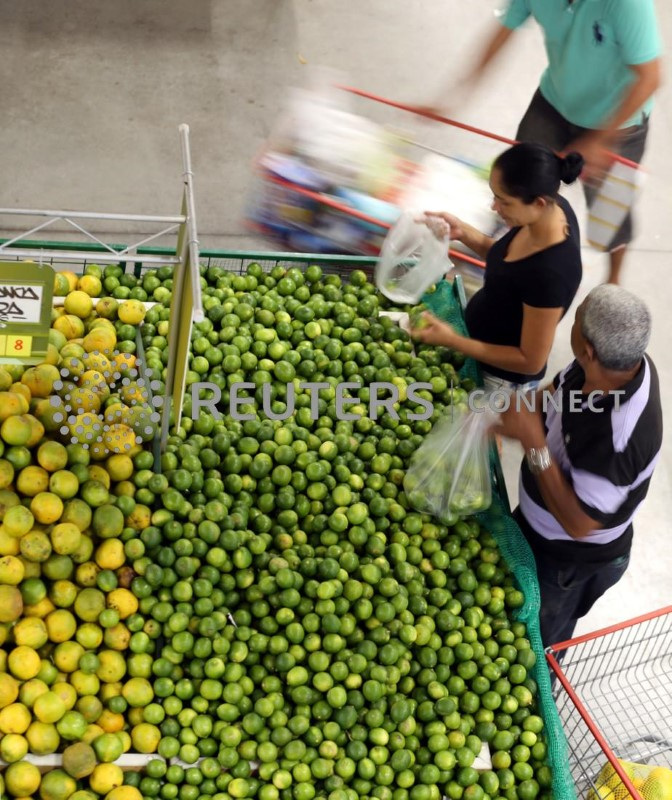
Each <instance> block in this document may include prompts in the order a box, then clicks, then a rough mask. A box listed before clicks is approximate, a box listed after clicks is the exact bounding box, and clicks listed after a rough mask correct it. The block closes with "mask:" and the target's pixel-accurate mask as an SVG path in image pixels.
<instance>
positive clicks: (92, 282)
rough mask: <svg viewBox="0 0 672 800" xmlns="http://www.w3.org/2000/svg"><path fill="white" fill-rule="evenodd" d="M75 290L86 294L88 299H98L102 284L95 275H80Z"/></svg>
mask: <svg viewBox="0 0 672 800" xmlns="http://www.w3.org/2000/svg"><path fill="white" fill-rule="evenodd" d="M77 288H78V289H80V290H81V291H82V292H86V293H87V294H88V295H89V297H98V296H99V295H100V294H101V292H102V291H103V284H102V283H101V281H100V278H97V277H96V276H95V275H82V277H81V278H80V279H79V280H78V281H77Z"/></svg>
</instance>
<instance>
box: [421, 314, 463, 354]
mask: <svg viewBox="0 0 672 800" xmlns="http://www.w3.org/2000/svg"><path fill="white" fill-rule="evenodd" d="M411 326H412V327H411V337H412V338H413V339H417V340H418V341H421V342H422V343H423V344H435V345H439V346H441V347H453V346H454V343H455V340H456V338H457V334H456V333H455V331H454V330H453V328H452V327H451V326H450V325H449V324H448V323H447V322H442V321H441V320H440V319H437V318H436V317H435V316H434V315H433V314H430V313H429V312H428V311H425V312H424V313H423V314H422V316H421V317H420V324H419V325H417V327H413V322H411Z"/></svg>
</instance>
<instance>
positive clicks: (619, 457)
mask: <svg viewBox="0 0 672 800" xmlns="http://www.w3.org/2000/svg"><path fill="white" fill-rule="evenodd" d="M584 381H585V376H584V372H583V369H582V368H581V366H579V364H578V362H576V361H574V362H572V363H571V364H570V365H569V366H568V367H566V368H565V369H564V370H563V371H562V372H561V373H559V374H558V375H557V376H556V377H555V379H554V380H553V389H554V392H553V397H552V401H551V400H550V399H549V402H547V403H546V408H545V410H544V411H543V412H542V415H543V420H544V426H545V429H546V442H547V445H548V448H549V450H550V453H551V456H552V458H553V459H554V461H555V462H556V463H557V464H558V466H559V467H560V469H561V470H562V472H563V473H564V475H565V477H566V479H567V480H568V481H569V483H570V484H571V485H572V487H573V489H574V491H575V492H576V495H577V497H578V499H579V503H580V504H581V507H582V508H583V510H584V511H585V513H586V514H588V516H590V517H591V518H592V519H594V520H597V522H599V523H600V525H601V527H600V528H598V529H596V530H594V531H592V532H591V533H589V534H588V536H586V537H585V538H583V539H581V540H577V539H573V538H572V537H571V536H570V535H569V534H568V533H567V532H566V531H565V530H564V528H563V527H562V526H561V525H560V523H559V522H558V521H557V520H556V518H555V517H554V516H553V515H552V514H551V513H550V512H549V511H548V509H547V508H546V504H545V503H544V500H543V498H542V496H541V493H540V491H539V487H538V485H537V482H536V480H535V477H534V475H532V473H531V472H530V470H529V467H528V466H527V462H526V461H525V460H523V465H522V470H521V476H520V490H519V491H520V497H519V502H520V510H521V512H522V513H523V515H524V517H525V519H526V520H527V522H528V523H529V525H530V527H531V528H532V529H533V531H534V532H535V533H536V536H533V537H532V539H533V540H532V541H530V544H531V545H532V549H533V550H535V549H536V550H538V551H543V552H545V553H547V554H548V555H555V556H557V557H558V558H563V557H568V556H569V557H571V556H573V555H575V554H577V553H581V554H582V555H583V556H585V557H588V560H591V561H603V560H605V561H608V560H612V559H614V558H617V557H618V556H620V555H625V554H626V553H627V552H628V551H629V549H630V544H631V541H632V520H633V517H634V516H635V513H636V512H637V509H638V508H639V506H640V504H641V503H642V501H643V500H644V498H645V497H646V494H647V491H648V489H649V482H650V480H651V475H652V474H653V470H654V467H655V465H656V462H657V461H658V457H659V455H660V450H661V446H662V439H663V419H662V409H661V404H660V390H659V385H658V373H657V372H656V368H655V366H654V364H653V362H652V361H651V359H650V358H649V357H648V356H645V357H644V358H643V359H642V365H641V368H640V370H639V372H638V373H637V375H635V377H634V378H633V379H632V380H631V381H630V382H629V383H627V384H626V385H625V386H623V387H622V388H621V389H620V390H619V392H620V394H619V395H618V396H616V395H613V394H607V395H603V396H601V397H599V398H595V397H593V398H591V403H590V404H589V402H588V396H587V395H585V394H582V388H583V384H584ZM591 405H592V409H591V407H590V406H591ZM558 409H559V410H558ZM530 533H531V532H529V531H528V532H527V536H528V538H530Z"/></svg>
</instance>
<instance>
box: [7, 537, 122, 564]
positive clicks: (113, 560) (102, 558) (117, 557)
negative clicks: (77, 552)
mask: <svg viewBox="0 0 672 800" xmlns="http://www.w3.org/2000/svg"><path fill="white" fill-rule="evenodd" d="M95 559H96V564H97V565H98V566H99V567H100V568H101V569H113V570H114V569H119V568H120V567H123V565H124V563H125V561H126V554H125V552H124V543H123V542H122V541H121V539H106V540H105V541H104V542H102V543H101V544H100V546H99V547H98V549H97V550H96V555H95ZM0 563H2V562H0Z"/></svg>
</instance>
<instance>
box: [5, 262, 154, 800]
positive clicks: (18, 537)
mask: <svg viewBox="0 0 672 800" xmlns="http://www.w3.org/2000/svg"><path fill="white" fill-rule="evenodd" d="M100 291H101V285H100V279H99V278H98V277H96V276H95V275H84V276H80V277H77V276H74V275H72V274H70V273H57V274H56V294H57V295H58V294H64V295H65V300H64V304H63V306H62V307H60V308H56V309H54V313H53V321H52V330H51V332H50V344H49V352H48V355H47V358H46V361H45V362H44V363H43V364H39V365H37V366H34V367H29V368H25V367H22V366H19V365H14V364H8V365H0V645H1V648H0V759H2V760H3V761H4V762H6V763H8V764H9V766H8V767H7V769H6V770H5V772H4V779H3V777H0V781H2V782H3V783H4V791H6V792H8V793H9V795H11V796H12V797H16V798H27V797H38V796H39V797H40V798H42V800H62V798H67V797H71V796H72V797H73V798H74V799H75V800H79V799H78V795H80V794H81V795H82V798H81V800H84V798H86V799H87V800H89V799H90V798H91V797H98V796H103V797H106V799H107V800H141V797H142V795H141V794H140V792H139V791H138V790H137V789H136V788H134V787H132V786H122V783H123V772H122V770H121V768H120V767H119V766H117V765H116V764H114V763H112V762H114V761H116V760H117V759H118V758H119V757H120V756H121V755H122V754H123V753H124V752H128V751H129V750H131V749H133V750H135V751H136V752H137V751H140V752H147V753H151V752H155V750H156V747H157V746H158V741H159V738H160V733H159V730H158V728H154V726H149V725H147V724H146V723H143V718H142V713H141V712H142V708H141V706H142V705H146V704H147V703H148V702H151V700H152V699H153V692H152V687H151V684H150V683H149V681H147V680H146V679H145V678H139V677H137V676H133V675H131V674H129V668H128V661H127V656H128V648H129V643H130V640H131V636H132V633H131V631H130V630H129V628H128V625H127V624H126V623H127V621H128V620H129V618H131V617H133V615H136V616H137V612H138V600H137V598H136V597H135V595H134V594H133V592H132V591H130V588H129V587H130V584H131V581H132V579H133V577H134V576H135V575H136V574H137V571H136V570H138V569H139V570H142V564H141V559H142V555H143V552H144V548H143V546H142V543H141V541H140V539H139V536H140V533H141V532H142V530H144V528H146V527H147V526H148V525H149V524H150V519H151V512H150V509H149V507H148V506H147V505H145V504H142V503H140V502H137V500H136V499H135V493H136V486H135V484H134V483H133V481H132V480H131V478H132V477H133V475H134V473H135V472H136V471H137V466H136V462H137V458H138V456H141V457H143V456H144V457H145V460H144V461H143V460H141V461H140V462H138V463H140V464H142V465H143V466H149V462H148V461H147V457H149V453H148V452H146V451H143V449H142V446H141V444H140V443H139V442H138V441H137V437H136V433H135V432H134V430H133V427H132V425H133V424H134V414H136V413H137V406H139V405H141V404H142V403H143V401H145V400H146V395H145V393H144V392H143V390H142V389H141V388H140V386H138V384H137V383H135V382H133V381H131V382H126V385H121V381H120V380H119V378H120V377H121V376H122V375H128V374H129V371H131V370H132V369H133V368H134V366H135V356H134V355H133V354H132V353H116V352H115V348H116V347H117V334H116V330H115V325H114V322H113V321H112V319H110V318H108V316H101V315H99V314H98V313H97V312H96V310H95V307H94V298H95V297H96V296H97V295H98V294H100ZM108 300H111V302H108ZM98 304H100V305H101V311H102V312H103V314H105V315H111V316H112V317H113V318H115V319H118V320H120V321H121V322H122V323H124V324H133V325H137V324H139V322H141V321H142V319H143V317H144V312H145V308H144V305H143V304H142V303H139V302H138V301H136V300H127V301H124V302H121V303H117V302H116V301H114V300H112V299H111V298H109V299H106V298H103V299H101V300H99V301H98ZM115 382H116V385H118V386H119V390H118V391H116V392H115V391H114V388H113V387H114V384H115ZM134 406H135V408H134ZM98 430H100V431H101V432H102V433H101V436H100V437H99V439H100V440H96V439H97V437H89V438H88V440H87V434H88V433H91V432H92V431H96V432H97V431H98ZM147 438H149V437H147ZM150 461H151V457H150ZM134 567H135V568H136V569H134ZM117 697H118V698H123V700H124V703H122V706H124V707H125V708H126V712H125V714H124V713H121V712H120V711H119V710H111V709H110V707H109V706H110V703H109V701H110V699H111V698H117ZM112 708H115V706H114V704H112ZM64 748H66V749H65V751H64V754H63V769H58V770H51V771H50V772H47V773H45V774H44V775H41V773H40V770H39V769H38V767H37V766H35V765H34V764H32V763H29V761H26V760H25V759H26V756H27V755H29V754H35V755H49V754H52V753H56V752H63V750H64ZM83 779H86V780H87V781H88V789H87V790H86V791H83V792H80V791H76V790H77V788H78V784H77V781H80V780H83ZM92 793H93V794H92ZM0 796H4V794H3V785H0Z"/></svg>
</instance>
